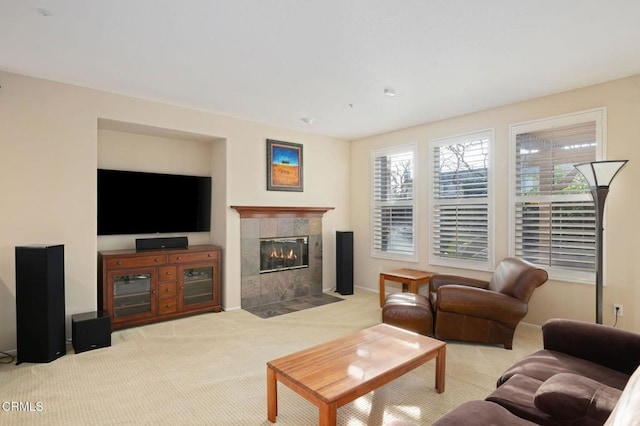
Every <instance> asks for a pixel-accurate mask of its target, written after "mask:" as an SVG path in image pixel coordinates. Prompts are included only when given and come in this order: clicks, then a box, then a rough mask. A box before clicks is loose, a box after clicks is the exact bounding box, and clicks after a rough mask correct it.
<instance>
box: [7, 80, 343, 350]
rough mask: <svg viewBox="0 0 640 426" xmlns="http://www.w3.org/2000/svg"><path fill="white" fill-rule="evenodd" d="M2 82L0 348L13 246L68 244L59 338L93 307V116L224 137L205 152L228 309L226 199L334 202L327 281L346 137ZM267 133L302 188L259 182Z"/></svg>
mask: <svg viewBox="0 0 640 426" xmlns="http://www.w3.org/2000/svg"><path fill="white" fill-rule="evenodd" d="M0 86H2V88H1V89H0V147H1V150H0V197H1V200H2V206H1V207H0V350H4V351H7V350H13V349H15V337H16V336H15V263H14V262H15V257H14V247H15V246H17V245H26V244H36V243H38V244H42V243H61V244H64V245H65V286H66V288H65V290H66V312H67V317H68V318H67V320H68V321H67V335H68V336H69V335H70V327H69V318H70V316H71V315H72V314H74V313H79V312H86V311H92V310H95V309H96V287H97V278H96V275H97V265H96V252H97V250H98V247H99V244H98V237H97V235H96V168H97V167H98V158H99V157H100V158H102V159H103V160H104V159H105V157H104V153H103V154H102V156H100V155H99V152H98V139H99V137H98V132H99V127H100V126H99V124H98V123H99V120H100V121H101V122H103V120H107V121H115V122H122V123H134V125H135V126H144V127H148V128H159V129H167V131H168V132H169V133H171V132H177V133H188V134H193V135H201V136H204V137H207V138H211V139H212V140H214V139H215V140H217V141H224V143H213V145H212V150H211V153H210V154H208V155H209V156H210V158H211V165H210V168H211V174H212V177H213V186H214V192H215V193H216V197H219V196H221V197H222V198H223V200H224V202H223V203H217V204H216V205H215V206H214V211H213V213H212V214H213V216H214V217H216V218H217V219H216V223H215V225H214V228H213V229H212V232H211V233H210V237H209V238H210V241H209V242H211V243H214V244H219V245H221V246H223V250H224V252H223V257H224V262H223V264H224V267H223V275H224V285H223V306H224V307H225V309H234V308H238V307H239V306H240V219H239V216H238V214H237V212H236V211H235V210H233V209H231V208H229V206H230V205H287V206H292V205H296V206H328V207H335V210H332V211H329V212H328V213H327V214H326V215H325V216H324V223H323V224H324V228H323V229H324V238H323V244H324V258H325V259H327V260H328V261H326V262H324V269H323V288H324V289H330V288H332V287H334V286H335V263H334V262H332V261H330V260H331V259H333V258H334V257H335V249H334V247H335V244H334V236H333V232H332V231H333V230H335V229H346V228H348V227H349V187H348V186H347V185H345V182H348V180H349V158H350V153H349V144H348V143H347V142H345V141H341V140H337V139H332V138H328V137H321V136H314V135H310V134H306V133H301V132H296V131H293V130H288V129H283V128H277V127H272V126H267V125H263V124H259V123H254V122H248V121H243V120H238V119H234V118H229V117H225V116H221V115H217V114H213V113H209V112H205V111H199V110H193V109H187V108H181V107H177V106H171V105H166V104H161V103H157V102H150V101H145V100H141V99H136V98H131V97H125V96H121V95H115V94H109V93H104V92H100V91H95V90H90V89H85V88H80V87H75V86H71V85H65V84H59V83H54V82H50V81H46V80H40V79H34V78H29V77H24V76H20V75H16V74H10V73H0ZM295 119H297V118H292V120H295ZM160 136H162V135H160ZM172 138H174V137H172ZM178 138H179V139H180V138H181V137H178ZM267 138H271V139H278V140H284V141H290V142H297V143H302V144H303V146H304V153H303V154H304V184H305V191H304V192H302V193H292V192H271V191H267V190H266V183H265V179H266V147H265V140H266V139H267ZM170 139H171V138H170ZM141 161H143V162H144V161H147V159H141ZM327 170H330V172H327ZM134 239H135V238H134V237H133V236H132V237H131V241H128V243H129V244H132V241H133V240H134ZM104 244H105V245H108V244H107V243H104ZM102 245H103V241H102V240H101V241H100V246H102Z"/></svg>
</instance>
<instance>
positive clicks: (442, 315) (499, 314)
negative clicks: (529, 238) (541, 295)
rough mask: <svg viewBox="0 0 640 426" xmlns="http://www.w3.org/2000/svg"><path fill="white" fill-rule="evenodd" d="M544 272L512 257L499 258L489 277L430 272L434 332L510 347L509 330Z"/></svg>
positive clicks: (449, 337) (441, 336)
mask: <svg viewBox="0 0 640 426" xmlns="http://www.w3.org/2000/svg"><path fill="white" fill-rule="evenodd" d="M547 278H548V276H547V272H546V271H545V270H544V269H540V268H538V267H536V266H534V265H533V264H531V263H529V262H526V261H524V260H521V259H516V258H506V259H504V260H502V261H501V262H500V263H499V264H498V266H497V268H496V270H495V272H494V274H493V277H492V278H491V280H490V281H488V282H487V281H482V280H477V279H473V278H465V277H461V276H457V275H442V274H438V275H434V276H433V277H431V281H430V282H429V299H430V302H431V307H432V309H433V319H434V336H435V337H436V338H438V339H443V340H464V341H471V342H480V343H499V344H503V345H504V347H505V348H506V349H511V348H512V347H513V334H514V332H515V330H516V326H517V325H518V323H519V322H520V321H521V320H522V318H524V316H525V315H526V314H527V310H528V302H529V298H530V297H531V294H532V293H533V291H534V290H535V289H536V288H538V287H539V286H541V285H542V284H544V283H545V282H546V281H547Z"/></svg>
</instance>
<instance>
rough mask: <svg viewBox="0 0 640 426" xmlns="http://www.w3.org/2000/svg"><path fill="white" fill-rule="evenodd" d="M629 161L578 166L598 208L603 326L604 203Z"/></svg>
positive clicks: (598, 300) (598, 307)
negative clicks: (617, 177)
mask: <svg viewBox="0 0 640 426" xmlns="http://www.w3.org/2000/svg"><path fill="white" fill-rule="evenodd" d="M627 161H629V160H618V161H615V160H614V161H593V162H590V163H581V164H576V165H575V166H574V167H575V168H576V169H578V171H579V172H580V173H582V176H584V178H585V179H586V180H587V183H588V184H589V187H590V188H591V196H592V197H593V202H594V203H595V207H596V324H602V287H603V283H602V258H603V256H602V254H603V253H602V231H603V230H604V228H603V224H602V217H603V215H604V201H605V199H606V198H607V194H608V193H609V185H611V181H613V178H614V177H615V176H616V174H617V173H618V172H619V171H620V169H621V168H622V167H623V166H624V165H625V164H627Z"/></svg>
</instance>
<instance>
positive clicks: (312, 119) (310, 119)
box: [300, 117, 316, 124]
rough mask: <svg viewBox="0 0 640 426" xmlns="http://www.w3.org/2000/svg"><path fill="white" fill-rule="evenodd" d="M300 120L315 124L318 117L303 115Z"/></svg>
mask: <svg viewBox="0 0 640 426" xmlns="http://www.w3.org/2000/svg"><path fill="white" fill-rule="evenodd" d="M300 120H302V122H303V123H305V124H313V122H314V121H316V119H315V118H313V117H303V118H301V119H300Z"/></svg>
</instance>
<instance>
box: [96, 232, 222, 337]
mask: <svg viewBox="0 0 640 426" xmlns="http://www.w3.org/2000/svg"><path fill="white" fill-rule="evenodd" d="M220 264H221V249H220V247H217V246H212V245H197V246H189V247H186V248H178V249H158V250H141V251H136V250H112V251H101V252H98V308H99V309H103V310H105V311H107V312H109V314H110V315H111V330H118V329H122V328H126V327H132V326H137V325H142V324H149V323H153V322H158V321H165V320H169V319H175V318H180V317H184V316H187V315H193V314H199V313H204V312H220V311H221V310H222V306H221V301H220Z"/></svg>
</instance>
